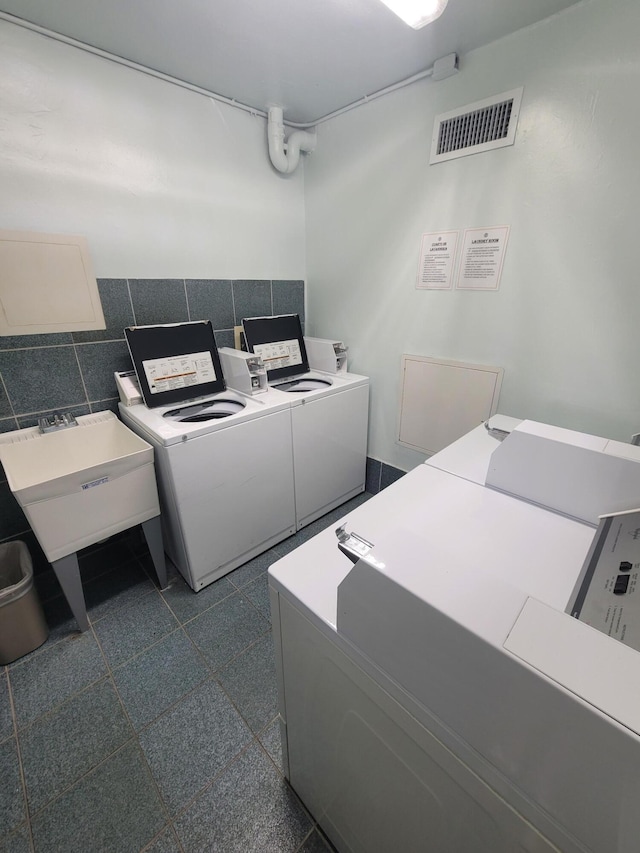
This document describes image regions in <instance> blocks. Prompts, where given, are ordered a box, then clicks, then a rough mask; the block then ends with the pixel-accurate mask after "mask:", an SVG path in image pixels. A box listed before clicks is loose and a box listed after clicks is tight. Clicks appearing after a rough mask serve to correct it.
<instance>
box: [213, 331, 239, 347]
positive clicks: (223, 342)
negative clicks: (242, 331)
mask: <svg viewBox="0 0 640 853" xmlns="http://www.w3.org/2000/svg"><path fill="white" fill-rule="evenodd" d="M214 338H215V339H216V346H217V347H218V349H220V347H231V349H233V346H234V340H233V329H222V330H219V329H218V330H216V332H214Z"/></svg>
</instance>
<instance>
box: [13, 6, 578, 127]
mask: <svg viewBox="0 0 640 853" xmlns="http://www.w3.org/2000/svg"><path fill="white" fill-rule="evenodd" d="M576 1H577V0H449V5H448V6H447V8H446V9H445V11H444V13H443V15H442V16H441V17H440V18H439V19H438V20H437V21H435V22H434V23H433V24H431V25H429V26H427V27H425V28H423V29H422V30H413V29H411V28H410V27H408V26H407V25H406V24H404V23H403V22H402V21H401V20H400V19H399V18H397V17H396V16H395V15H394V14H393V13H392V12H390V11H389V10H388V9H387V7H386V6H384V5H383V4H382V3H381V2H380V0H107V2H105V0H56V2H51V0H0V10H2V11H3V12H6V13H8V14H9V15H13V16H16V17H18V18H21V19H23V20H24V21H28V22H31V23H33V24H36V25H38V26H40V27H44V28H46V29H48V30H51V31H53V32H55V33H60V34H62V35H64V36H68V37H71V38H73V39H77V40H78V41H81V42H83V43H84V44H87V45H91V46H93V47H96V48H99V49H101V50H105V51H108V52H109V53H112V54H115V55H116V56H119V57H123V58H125V59H127V60H130V61H133V62H136V63H138V64H140V65H144V66H146V67H148V68H152V69H154V70H156V71H160V72H163V73H164V74H168V75H170V76H172V77H176V78H178V79H179V80H183V81H186V82H188V83H192V84H194V85H196V86H199V87H202V88H204V89H207V90H209V91H211V92H215V93H216V94H219V95H223V96H226V97H228V98H234V99H235V100H237V101H239V102H241V103H243V104H246V105H248V106H251V107H254V108H256V109H257V110H260V111H261V112H262V111H264V110H265V109H266V108H267V107H268V106H269V105H271V104H276V105H280V106H282V107H283V108H284V116H285V120H286V121H287V122H299V123H305V122H313V121H314V120H315V119H319V118H321V117H323V116H325V115H327V114H329V113H332V112H334V111H335V110H337V109H339V108H341V107H343V106H345V105H347V104H350V103H353V102H354V101H357V100H359V99H361V98H362V97H363V96H364V95H370V94H372V93H374V92H377V91H379V90H380V89H383V88H385V87H387V86H389V85H391V84H393V83H396V82H398V81H400V80H403V79H405V78H407V77H410V76H412V75H414V74H417V73H418V72H420V71H423V70H425V69H427V68H430V67H431V66H432V65H433V63H434V61H435V60H436V59H438V58H440V57H443V56H445V55H447V54H449V53H454V52H455V53H457V54H458V55H459V56H460V57H461V65H463V64H464V55H465V54H466V53H468V52H469V51H470V50H473V49H474V48H477V47H481V46H483V45H486V44H488V43H489V42H492V41H495V40H496V39H498V38H502V37H503V36H505V35H508V34H509V33H512V32H515V31H516V30H518V29H521V28H523V27H527V26H530V25H531V24H534V23H536V22H537V21H540V20H542V19H543V18H546V17H549V16H550V15H553V14H555V13H557V12H559V11H561V10H563V9H565V8H566V7H568V6H571V5H573V3H575V2H576Z"/></svg>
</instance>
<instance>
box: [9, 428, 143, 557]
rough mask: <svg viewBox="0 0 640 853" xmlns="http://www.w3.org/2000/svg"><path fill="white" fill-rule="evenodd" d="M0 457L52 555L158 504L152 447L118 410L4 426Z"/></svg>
mask: <svg viewBox="0 0 640 853" xmlns="http://www.w3.org/2000/svg"><path fill="white" fill-rule="evenodd" d="M0 461H2V464H3V466H4V470H5V473H6V475H7V481H8V483H9V487H10V489H11V491H12V492H13V494H14V495H15V497H16V499H17V501H18V503H19V504H20V506H21V507H22V508H23V510H24V512H25V515H26V516H27V518H28V519H29V522H30V524H31V526H32V528H33V531H34V533H35V535H36V537H37V539H38V541H39V542H40V544H41V546H42V548H43V550H44V552H45V554H46V555H47V559H48V560H49V561H51V562H53V561H54V560H57V559H59V558H60V557H64V556H66V555H68V554H71V553H72V552H74V551H77V550H79V549H80V548H83V547H86V546H87V545H91V544H93V543H94V542H97V541H98V540H100V539H103V538H106V537H107V536H111V535H112V534H114V533H118V532H119V531H120V530H125V529H127V528H128V527H131V526H133V525H134V524H139V523H141V522H143V521H146V520H148V519H150V518H152V517H154V516H157V515H158V514H159V512H160V508H159V505H158V494H157V487H156V481H155V471H154V466H153V448H152V447H151V445H150V444H148V443H147V442H146V441H144V440H143V439H141V438H140V437H139V436H137V435H136V434H135V433H134V432H132V431H131V430H130V429H128V427H126V426H125V425H124V424H123V423H121V422H120V421H119V420H118V418H117V417H116V416H115V415H114V414H113V412H99V413H97V414H94V415H82V416H80V417H79V418H78V426H75V427H70V428H68V429H63V430H59V431H57V432H50V433H44V434H43V433H41V432H40V430H39V429H38V427H32V428H30V429H23V430H16V431H14V432H8V433H4V434H2V435H0Z"/></svg>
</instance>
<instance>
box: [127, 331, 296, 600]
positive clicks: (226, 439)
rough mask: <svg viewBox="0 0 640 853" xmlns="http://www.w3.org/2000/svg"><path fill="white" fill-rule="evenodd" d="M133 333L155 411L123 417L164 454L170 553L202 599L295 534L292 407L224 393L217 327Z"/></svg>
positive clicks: (161, 475) (143, 409)
mask: <svg viewBox="0 0 640 853" xmlns="http://www.w3.org/2000/svg"><path fill="white" fill-rule="evenodd" d="M125 333H126V334H127V340H128V343H129V347H130V350H131V354H132V359H133V361H134V364H135V365H136V372H137V375H138V379H139V380H140V386H141V390H142V393H143V394H144V396H145V400H147V401H150V402H152V403H153V407H152V408H150V407H149V406H148V405H143V404H139V405H132V406H125V405H123V404H122V403H121V404H120V416H121V418H122V420H123V421H124V422H125V423H126V424H127V426H129V427H130V428H131V429H132V430H133V431H134V432H136V433H137V434H138V435H140V436H142V437H143V438H144V439H145V440H146V441H148V442H149V443H150V444H151V445H152V446H153V448H154V450H155V464H156V471H157V474H158V487H159V493H160V500H161V507H162V523H163V529H164V538H165V547H166V550H167V553H168V554H169V556H170V557H171V559H172V561H173V562H174V563H175V565H176V567H177V568H178V569H179V571H180V572H181V574H182V575H183V576H184V578H185V580H186V581H187V582H188V583H189V585H190V586H191V587H192V588H193V589H194V590H196V591H197V590H200V589H202V587H204V586H206V585H207V584H209V583H211V582H212V581H214V580H216V579H217V578H219V577H221V576H222V575H224V574H226V573H227V572H229V571H231V570H232V569H234V568H236V567H237V566H239V565H241V564H242V563H244V562H246V561H247V560H250V559H252V558H253V557H255V556H256V555H257V554H260V553H261V552H262V551H265V550H267V549H268V548H270V547H272V546H273V545H275V544H276V543H277V542H279V541H280V540H282V539H284V538H285V537H287V536H289V535H291V534H292V533H294V532H295V504H294V496H293V455H292V449H291V414H290V409H289V405H288V401H287V399H286V398H285V399H283V398H282V397H281V396H280V395H272V394H271V393H270V392H268V391H267V392H265V393H264V394H261V395H259V396H257V397H248V396H245V395H243V394H240V393H238V392H236V391H225V390H224V387H225V385H224V380H223V378H222V370H221V366H220V362H219V359H218V355H217V350H216V348H215V343H214V339H213V331H212V329H211V323H183V324H176V325H173V326H156V327H137V328H135V329H128V330H125ZM145 385H146V386H147V387H145ZM152 387H156V388H158V389H159V390H157V391H155V397H154V392H152V391H151V390H150V389H151V388H152ZM200 389H208V390H209V391H211V390H215V389H220V390H219V391H218V392H217V393H207V394H205V395H203V396H201V397H200V396H195V395H196V394H197V391H198V390H200ZM163 394H169V396H170V398H172V399H171V402H167V401H164V400H161V405H158V404H157V403H158V400H159V398H160V397H161V396H162V395H163ZM176 395H177V396H176Z"/></svg>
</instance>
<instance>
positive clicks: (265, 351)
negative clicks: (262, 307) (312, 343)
mask: <svg viewBox="0 0 640 853" xmlns="http://www.w3.org/2000/svg"><path fill="white" fill-rule="evenodd" d="M242 328H243V329H244V337H245V341H246V343H247V349H248V350H249V352H253V353H255V354H256V355H259V356H260V357H261V358H262V361H263V362H264V366H265V367H266V368H267V379H268V380H269V382H274V381H276V380H278V379H284V378H285V377H288V376H300V375H302V374H304V373H308V372H309V359H308V358H307V349H306V347H305V345H304V337H303V335H302V324H301V323H300V317H299V316H298V314H279V315H276V316H272V317H245V318H244V319H243V320H242Z"/></svg>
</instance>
